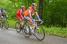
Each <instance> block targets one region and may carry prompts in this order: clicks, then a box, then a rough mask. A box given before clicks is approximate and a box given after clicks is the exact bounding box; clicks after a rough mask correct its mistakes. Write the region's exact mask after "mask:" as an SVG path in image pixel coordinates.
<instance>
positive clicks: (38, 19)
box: [35, 12, 41, 20]
mask: <svg viewBox="0 0 67 44" xmlns="http://www.w3.org/2000/svg"><path fill="white" fill-rule="evenodd" d="M35 14H36V16H37V18H38V20H41V19H40V17H39V15H38V13H37V12H35Z"/></svg>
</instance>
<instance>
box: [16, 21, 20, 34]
mask: <svg viewBox="0 0 67 44" xmlns="http://www.w3.org/2000/svg"><path fill="white" fill-rule="evenodd" d="M15 28H16V31H17V32H18V33H20V32H21V29H20V23H19V22H16V24H15Z"/></svg>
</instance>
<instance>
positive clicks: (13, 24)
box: [8, 20, 16, 28]
mask: <svg viewBox="0 0 67 44" xmlns="http://www.w3.org/2000/svg"><path fill="white" fill-rule="evenodd" d="M15 23H16V20H8V24H9V27H11V28H15Z"/></svg>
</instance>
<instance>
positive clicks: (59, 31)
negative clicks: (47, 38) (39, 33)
mask: <svg viewBox="0 0 67 44" xmlns="http://www.w3.org/2000/svg"><path fill="white" fill-rule="evenodd" d="M45 29H46V33H47V34H49V35H56V36H60V37H65V38H67V28H61V27H50V28H48V27H46V28H45Z"/></svg>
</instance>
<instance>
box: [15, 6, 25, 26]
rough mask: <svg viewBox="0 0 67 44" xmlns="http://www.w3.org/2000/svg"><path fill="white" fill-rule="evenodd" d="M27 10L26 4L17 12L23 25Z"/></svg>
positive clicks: (17, 16) (18, 18)
mask: <svg viewBox="0 0 67 44" xmlns="http://www.w3.org/2000/svg"><path fill="white" fill-rule="evenodd" d="M25 10H26V8H25V6H22V7H21V9H19V10H18V11H17V14H16V19H17V20H18V22H19V23H20V24H21V25H23V19H24V15H23V14H24V11H25Z"/></svg>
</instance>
